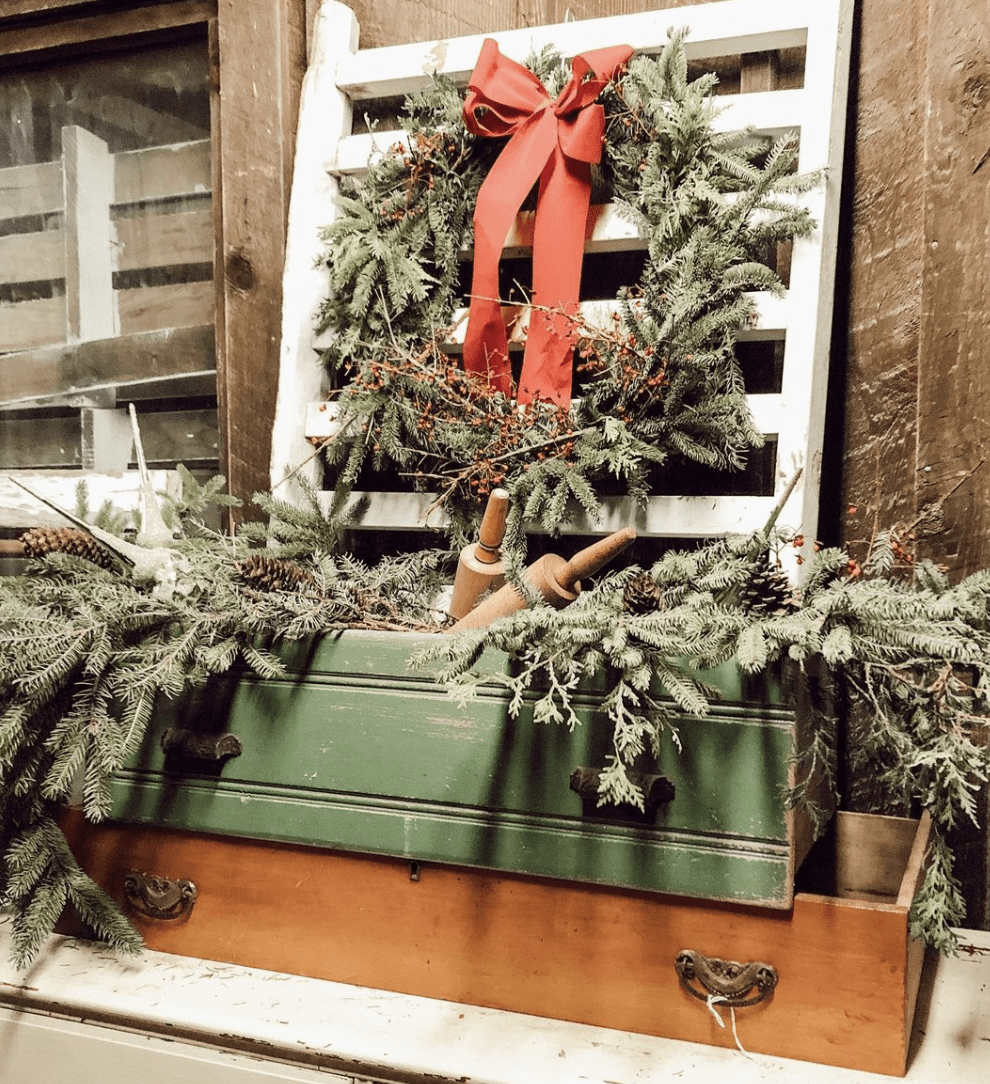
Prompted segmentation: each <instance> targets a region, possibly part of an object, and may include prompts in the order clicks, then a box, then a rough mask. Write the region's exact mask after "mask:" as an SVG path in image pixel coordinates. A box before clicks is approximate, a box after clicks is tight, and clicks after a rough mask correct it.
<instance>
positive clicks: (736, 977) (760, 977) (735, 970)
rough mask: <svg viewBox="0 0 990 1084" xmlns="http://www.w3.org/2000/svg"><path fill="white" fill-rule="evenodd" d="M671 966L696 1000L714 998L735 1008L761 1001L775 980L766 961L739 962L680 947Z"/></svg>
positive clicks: (774, 972) (775, 973)
mask: <svg viewBox="0 0 990 1084" xmlns="http://www.w3.org/2000/svg"><path fill="white" fill-rule="evenodd" d="M674 967H675V969H676V970H677V976H678V978H679V979H680V980H681V985H682V986H683V987H684V989H685V990H687V992H688V993H689V994H690V995H691V996H692V997H696V998H697V999H698V1000H699V1001H708V999H709V998H714V999H717V1000H718V1001H719V1002H720V1003H722V1004H725V1005H728V1006H730V1007H732V1008H735V1009H739V1008H742V1007H744V1006H746V1005H759V1003H760V1002H761V1001H765V1000H766V999H767V998H768V997H769V996H770V995H771V994H772V993H773V989H774V987H775V986H776V985H777V979H778V976H777V970H776V968H774V967H772V966H771V965H770V964H765V963H761V962H759V961H754V962H752V963H748V964H740V963H736V961H735V960H720V959H718V957H716V956H702V954H701V953H700V952H695V951H694V950H693V949H681V951H680V952H679V953H678V954H677V958H676V959H675V960H674ZM694 983H697V984H698V986H700V987H701V989H698V986H696V985H693V984H694Z"/></svg>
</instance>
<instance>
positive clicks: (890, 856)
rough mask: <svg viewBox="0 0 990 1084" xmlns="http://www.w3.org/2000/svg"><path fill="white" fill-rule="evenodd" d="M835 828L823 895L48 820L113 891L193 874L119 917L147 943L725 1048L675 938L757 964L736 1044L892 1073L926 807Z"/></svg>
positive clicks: (899, 1049)
mask: <svg viewBox="0 0 990 1084" xmlns="http://www.w3.org/2000/svg"><path fill="white" fill-rule="evenodd" d="M839 828H840V831H839V832H838V833H837V836H838V838H837V841H836V850H837V852H838V853H837V854H836V855H833V856H830V857H829V858H828V860H827V864H830V868H826V869H824V870H823V871H822V874H821V877H820V879H821V881H822V882H823V883H824V882H826V881H831V882H832V888H833V891H832V893H831V894H829V895H813V894H810V893H806V892H799V893H798V894H797V895H796V896H795V900H794V906H793V909H792V910H791V911H781V910H767V909H763V908H755V907H750V906H741V905H739V904H733V903H716V902H712V901H708V900H697V899H691V898H687V897H674V896H667V895H663V894H659V893H652V892H642V891H636V890H629V889H621V888H607V887H604V886H601V885H589V884H580V883H576V882H574V881H570V882H568V881H558V880H548V879H546V878H534V877H528V876H524V875H519V874H513V873H493V872H489V871H485V870H477V869H464V868H457V867H452V866H442V865H437V866H433V865H429V864H426V865H423V866H422V867H421V868H420V870H419V872H418V879H416V880H413V879H411V878H410V871H409V866H408V864H407V863H405V862H403V861H401V860H398V859H395V858H381V857H372V856H369V855H358V854H345V853H341V852H332V851H324V850H321V849H319V848H316V847H301V846H294V845H291V844H280V843H271V842H261V841H252V840H246V839H234V838H231V837H220V836H213V837H210V836H206V835H197V834H194V833H189V832H176V831H167V830H166V831H163V830H161V829H157V828H151V827H141V826H135V825H109V826H100V827H93V826H88V825H87V826H83V825H82V823H81V820H76V821H72V820H71V819H70V820H69V822H68V823H67V830H68V832H69V835H70V837H71V839H72V843H73V848H74V850H75V852H76V853H77V854H78V855H79V856H80V860H81V861H82V862H83V864H84V866H85V868H86V869H87V870H88V871H89V872H90V873H91V874H92V875H93V876H94V877H95V878H96V879H97V880H99V881H100V882H101V883H102V884H104V885H105V886H106V887H107V888H108V889H110V891H111V892H113V893H114V894H115V895H116V897H117V898H118V899H119V900H121V901H123V891H122V886H123V881H124V877H125V875H126V873H127V871H128V870H129V869H134V868H136V869H141V870H148V871H153V872H154V873H156V874H160V875H162V876H169V877H173V878H188V879H190V880H192V881H193V882H194V883H195V884H196V886H197V888H198V897H197V899H196V902H195V906H194V908H193V910H192V912H191V914H189V915H188V917H187V918H185V919H184V920H180V921H168V920H155V919H142V918H141V917H140V916H137V915H133V914H132V916H131V917H132V918H133V919H134V921H135V923H136V925H137V926H138V928H139V929H140V930H141V932H142V934H143V935H144V936H145V938H146V939H147V942H148V944H149V946H150V947H152V948H155V949H159V950H161V951H163V952H174V953H178V954H180V955H185V956H195V957H205V958H207V959H212V960H223V961H227V962H231V963H239V964H244V965H247V966H253V967H263V968H269V969H272V970H276V971H282V972H289V973H294V974H300V975H309V976H313V977H317V978H325V979H331V980H334V981H337V982H344V983H350V984H353V985H358V986H367V987H372V988H378V989H388V990H396V991H400V992H404V993H410V994H417V995H422V996H425V997H434V998H440V999H443V1000H446V1001H454V1002H462V1003H467V1004H474V1005H486V1006H489V1007H492V1008H500V1009H508V1010H511V1011H513V1012H523V1013H529V1014H532V1015H536V1016H542V1017H551V1018H556V1019H561V1020H573V1021H578V1022H581V1023H586V1024H592V1025H596V1026H599V1027H609V1028H616V1029H619V1030H620V1031H627V1032H628V1031H631V1032H639V1033H643V1034H648V1035H660V1036H666V1037H668V1038H673V1039H687V1040H689V1041H692V1042H703V1043H710V1044H713V1045H717V1046H728V1047H732V1046H733V1037H732V1030H731V1027H730V1026H729V1013H728V1010H727V1009H726V1007H725V1006H724V1005H722V1006H716V1008H718V1009H719V1011H720V1012H721V1014H722V1018H723V1020H724V1022H725V1024H726V1027H725V1028H720V1027H719V1026H718V1024H717V1022H716V1020H715V1018H714V1017H713V1015H712V1013H711V1012H709V1010H708V1008H707V1007H706V1005H705V1003H704V1002H703V1001H699V1000H697V999H696V998H694V997H692V996H691V995H690V994H689V993H687V992H686V991H685V990H684V989H683V988H682V987H681V986H680V983H679V981H678V977H677V974H676V972H675V968H674V961H675V958H676V957H677V955H678V954H679V953H680V952H681V951H682V950H684V949H691V950H695V951H697V952H700V953H702V954H705V955H707V956H711V957H717V958H720V959H724V960H735V961H741V962H751V961H760V962H765V963H767V964H769V965H770V966H771V967H773V968H774V969H775V970H776V972H777V974H778V976H779V981H778V984H777V986H776V988H775V989H774V990H773V994H772V997H770V998H769V999H768V1000H766V1001H764V1002H763V1003H761V1004H758V1005H754V1006H750V1007H746V1008H739V1009H737V1010H736V1023H737V1027H738V1034H739V1038H740V1041H741V1042H742V1043H743V1044H744V1046H745V1047H746V1049H747V1050H749V1051H752V1052H754V1053H764V1054H775V1055H778V1056H782V1057H791V1058H802V1059H806V1060H811V1061H819V1062H824V1063H826V1064H832V1065H843V1066H848V1067H851V1068H857V1069H865V1070H869V1071H872V1072H881V1073H893V1074H903V1072H904V1067H905V1060H906V1056H907V1039H908V1036H909V1035H910V1032H911V1020H912V1016H913V1013H914V1006H915V1002H916V996H917V991H918V987H919V982H920V977H921V964H922V960H923V948H922V946H921V944H920V943H919V942H914V941H909V938H908V914H909V910H910V907H911V902H912V900H913V898H914V894H915V892H916V891H917V887H918V883H919V879H920V874H921V863H922V858H923V855H924V851H925V847H926V845H927V823H926V822H925V821H923V822H922V823H921V825H919V824H918V823H917V822H913V821H902V820H900V819H899V818H892V817H868V816H860V815H857V814H842V813H840V814H839ZM870 870H873V871H874V872H875V873H879V874H881V875H880V876H879V878H874V879H872V880H871V879H870V877H869V871H870ZM884 871H886V872H884ZM864 878H865V879H864Z"/></svg>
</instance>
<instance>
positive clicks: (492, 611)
mask: <svg viewBox="0 0 990 1084" xmlns="http://www.w3.org/2000/svg"><path fill="white" fill-rule="evenodd" d="M635 538H636V531H635V530H634V529H633V528H632V527H624V528H623V529H622V530H621V531H616V532H615V534H610V535H609V536H608V537H607V538H603V539H601V540H600V541H598V542H594V543H592V544H591V545H590V546H588V547H586V548H585V549H583V550H580V551H579V552H578V553H575V554H574V556H573V557H572V558H571V559H570V560H569V561H565V560H564V558H563V557H558V556H557V554H555V553H547V554H544V556H543V557H541V558H540V559H539V560H538V561H534V562H533V564H531V565H530V566H529V568H527V569H526V571H525V572H524V573H523V579H524V580H525V581H526V583H527V584H529V585H530V586H531V587H532V588H533V589H534V590H535V591H537V592H538V593H539V595H540V596H541V598H542V599H543V601H544V602H547V603H549V604H550V605H551V606H555V607H556V608H557V609H558V610H561V609H563V608H564V607H565V606H566V605H567V604H568V603H570V602H573V601H574V600H575V599H576V598H577V597H578V595H579V594H580V593H581V579H582V577H585V576H591V575H592V574H593V573H595V572H597V571H598V570H599V569H600V568H602V567H603V566H604V565H606V564H608V562H609V561H611V560H612V559H613V558H615V557H617V556H618V555H619V554H620V553H621V552H622V551H623V550H624V549H625V548H626V547H627V546H629V545H630V544H631V543H632V542H633V540H634V539H635ZM525 608H526V600H525V598H523V596H522V594H521V593H520V592H519V591H518V590H517V589H516V587H515V586H514V585H513V584H511V583H507V584H505V586H504V587H501V588H499V590H498V591H496V592H495V594H493V595H489V596H488V598H486V599H484V600H483V601H482V602H481V603H479V604H478V605H477V606H476V607H475V608H474V609H473V610H471V612H470V613H468V614H466V615H465V616H464V617H462V618H461V619H460V620H459V621H458V622H457V623H456V624H455V625H451V626H450V628H449V629H447V630H445V631H447V632H459V631H460V630H461V629H476V628H483V627H484V626H486V625H490V624H491V623H492V622H493V621H494V620H495V619H496V618H499V617H504V616H505V615H506V614H511V613H515V612H516V610H523V609H525Z"/></svg>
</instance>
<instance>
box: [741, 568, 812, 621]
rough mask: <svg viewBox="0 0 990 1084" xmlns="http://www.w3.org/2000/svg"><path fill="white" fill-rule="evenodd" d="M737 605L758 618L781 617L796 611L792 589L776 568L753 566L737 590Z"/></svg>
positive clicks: (787, 580)
mask: <svg viewBox="0 0 990 1084" xmlns="http://www.w3.org/2000/svg"><path fill="white" fill-rule="evenodd" d="M739 604H740V606H742V608H743V609H744V610H746V611H747V613H751V614H755V615H756V616H758V617H781V616H783V615H784V614H788V613H791V612H793V611H794V610H795V609H797V605H798V604H797V601H796V600H795V598H794V588H793V587H792V586H791V582H790V580H789V579H788V578H787V577H786V576H785V575H784V574H783V572H781V571H780V569H778V568H773V567H772V566H771V565H755V566H754V567H753V568H752V569H751V570H750V572H749V575H748V576H747V577H746V579H745V581H744V582H743V584H742V586H741V588H740V590H739Z"/></svg>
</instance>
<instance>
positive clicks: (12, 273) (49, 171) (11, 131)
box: [0, 33, 217, 470]
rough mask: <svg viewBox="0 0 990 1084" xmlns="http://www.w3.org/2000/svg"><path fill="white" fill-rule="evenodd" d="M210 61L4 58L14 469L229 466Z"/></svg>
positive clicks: (0, 158) (6, 421) (6, 454)
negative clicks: (132, 443) (219, 359)
mask: <svg viewBox="0 0 990 1084" xmlns="http://www.w3.org/2000/svg"><path fill="white" fill-rule="evenodd" d="M207 57H208V53H207V43H206V38H205V33H204V34H201V35H200V36H199V37H196V38H193V39H190V40H183V41H181V42H175V43H169V44H157V45H154V46H149V47H144V48H137V49H135V48H130V49H129V51H128V52H126V53H110V52H94V53H93V54H92V55H90V56H87V57H79V56H73V57H71V58H66V59H62V60H56V61H51V60H47V61H46V62H45V63H44V64H36V65H33V66H23V65H22V66H11V65H9V64H5V63H2V58H0V468H2V467H4V466H6V467H76V466H83V467H89V468H91V469H98V470H105V469H123V467H125V466H126V465H127V462H128V461H131V460H132V457H130V449H129V448H128V449H126V450H125V449H124V444H125V443H126V438H125V437H124V435H123V434H124V433H125V432H126V430H125V428H124V427H123V424H122V423H123V419H124V416H125V413H126V406H127V403H129V402H135V403H136V404H137V405H138V409H139V411H140V412H151V413H154V414H155V415H158V416H159V417H157V422H152V421H150V420H149V424H148V425H147V426H145V425H144V423H142V431H144V429H145V428H147V430H148V439H146V440H145V451H146V454H147V456H148V459H149V461H151V462H152V463H155V462H157V463H159V464H160V465H163V466H164V465H171V464H172V463H174V462H176V461H181V462H183V463H186V464H187V465H189V466H196V465H197V464H202V465H203V466H207V465H209V464H211V463H215V460H216V455H217V451H216V444H217V440H216V406H215V395H216V383H215V375H214V372H213V370H214V369H215V347H214V336H213V303H214V301H213V284H212V276H213V267H212V261H213V223H212V214H211V195H212V193H211V165H210V90H209V74H208V59H207ZM108 411H109V412H110V414H107V413H106V412H108ZM87 412H89V413H87ZM163 414H164V415H168V417H160V415H163ZM39 422H43V423H44V424H43V425H39ZM108 427H109V428H108ZM114 432H119V433H120V434H121V438H120V441H119V444H118V447H117V452H118V455H117V456H116V458H117V459H118V460H119V459H120V458H121V457H126V458H125V461H124V462H123V464H121V463H120V462H114V458H115V457H114V454H113V449H114V442H113V440H112V439H110V440H109V441H107V439H105V438H106V436H107V434H108V433H109V434H110V435H111V438H112V434H113V433H114ZM101 434H102V437H103V438H104V439H100V437H101ZM149 439H150V441H151V445H150V446H149ZM94 457H95V458H94ZM96 460H99V461H96Z"/></svg>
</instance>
